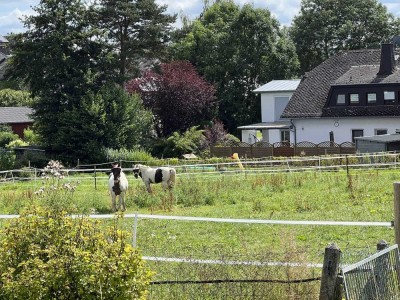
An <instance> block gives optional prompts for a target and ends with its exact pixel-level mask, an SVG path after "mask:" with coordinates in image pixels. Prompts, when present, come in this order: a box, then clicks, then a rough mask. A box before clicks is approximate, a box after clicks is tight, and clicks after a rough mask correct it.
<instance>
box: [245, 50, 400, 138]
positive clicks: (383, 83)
mask: <svg viewBox="0 0 400 300" xmlns="http://www.w3.org/2000/svg"><path fill="white" fill-rule="evenodd" d="M398 57H399V56H398V55H397V53H396V50H395V48H394V45H393V44H383V45H382V47H381V49H362V50H352V51H345V52H342V53H339V54H337V55H335V56H333V57H331V58H329V59H327V60H326V61H325V62H323V63H321V64H320V65H319V66H317V67H315V68H314V69H313V70H311V71H310V72H308V73H306V74H305V75H304V76H303V78H302V79H301V81H300V82H298V81H293V83H294V82H297V83H298V86H297V87H294V89H295V90H294V91H293V94H292V95H291V92H290V90H288V89H287V88H282V89H281V90H266V91H261V89H262V88H263V87H264V86H262V87H260V88H259V89H257V90H255V92H260V93H261V101H262V102H261V103H262V106H261V107H262V113H261V116H262V122H263V123H268V124H269V123H270V122H272V123H273V124H275V125H276V126H272V124H271V126H268V127H265V128H262V127H261V126H260V127H257V126H255V125H257V124H254V125H249V126H241V127H239V128H240V129H242V130H250V129H253V130H255V129H259V130H262V131H263V140H264V141H267V142H269V143H274V142H280V141H283V140H285V139H286V140H287V137H286V136H285V135H286V133H285V130H286V132H287V131H288V130H289V135H290V137H289V139H290V142H291V143H298V142H304V141H308V142H313V143H315V144H318V143H321V142H326V141H334V142H336V143H338V144H341V143H343V142H354V141H355V137H359V136H373V135H381V134H391V133H395V132H396V129H400V68H399V60H398ZM278 82H279V83H282V84H283V83H284V82H285V81H276V82H275V81H271V82H270V83H268V84H267V85H265V86H268V85H269V84H271V85H275V84H276V83H278ZM283 86H284V85H283ZM280 97H286V98H280ZM288 97H289V98H290V100H289V101H288V102H287V105H286V107H285V108H284V109H282V107H281V106H280V105H281V104H282V105H283V103H284V102H286V100H284V99H288ZM279 101H282V102H279ZM277 103H279V104H277ZM280 110H282V113H281V114H280V115H279V113H280ZM278 115H279V117H278ZM281 122H283V123H281ZM263 123H261V124H263ZM279 124H282V126H286V127H282V128H278V125H279ZM252 126H253V127H252ZM265 131H267V132H265ZM275 132H278V133H279V134H276V133H275ZM248 134H249V133H245V134H243V135H242V140H243V141H245V142H249V138H248ZM264 137H265V138H264ZM246 138H247V140H246Z"/></svg>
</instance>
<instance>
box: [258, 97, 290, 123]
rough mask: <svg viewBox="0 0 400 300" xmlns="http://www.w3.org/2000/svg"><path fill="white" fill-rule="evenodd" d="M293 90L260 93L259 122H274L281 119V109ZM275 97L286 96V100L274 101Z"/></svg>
mask: <svg viewBox="0 0 400 300" xmlns="http://www.w3.org/2000/svg"><path fill="white" fill-rule="evenodd" d="M292 94H293V92H291V93H289V92H276V93H261V122H275V121H278V120H281V119H280V117H281V114H282V112H283V109H284V108H285V107H286V105H287V104H288V102H289V99H290V97H292ZM275 97H288V99H287V101H282V99H279V100H281V101H279V103H275Z"/></svg>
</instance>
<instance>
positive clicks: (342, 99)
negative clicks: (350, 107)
mask: <svg viewBox="0 0 400 300" xmlns="http://www.w3.org/2000/svg"><path fill="white" fill-rule="evenodd" d="M336 104H337V105H345V104H346V95H345V94H339V95H337V98H336Z"/></svg>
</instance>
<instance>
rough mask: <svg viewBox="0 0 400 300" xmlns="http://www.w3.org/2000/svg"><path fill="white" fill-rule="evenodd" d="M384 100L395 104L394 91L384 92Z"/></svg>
mask: <svg viewBox="0 0 400 300" xmlns="http://www.w3.org/2000/svg"><path fill="white" fill-rule="evenodd" d="M383 99H384V100H385V102H394V100H395V99H396V98H395V94H394V91H384V92H383Z"/></svg>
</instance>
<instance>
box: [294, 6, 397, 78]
mask: <svg viewBox="0 0 400 300" xmlns="http://www.w3.org/2000/svg"><path fill="white" fill-rule="evenodd" d="M398 30H399V20H398V19H396V18H394V17H393V15H392V14H390V13H388V11H387V9H386V7H385V6H383V5H382V4H381V3H379V1H378V0H352V1H342V0H302V2H301V7H300V13H299V14H298V15H297V16H295V17H294V19H293V22H292V26H291V29H290V35H291V37H292V38H293V41H294V43H295V44H296V51H297V54H298V56H299V60H300V63H301V72H302V73H305V72H307V71H309V70H311V69H312V68H314V67H315V66H317V65H318V64H320V63H321V62H323V61H324V60H326V59H327V58H329V57H331V56H332V55H334V54H335V53H337V52H338V51H341V50H352V49H361V48H375V47H379V44H380V43H381V42H385V41H386V42H387V41H389V40H390V39H391V38H392V37H393V35H396V34H398Z"/></svg>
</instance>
